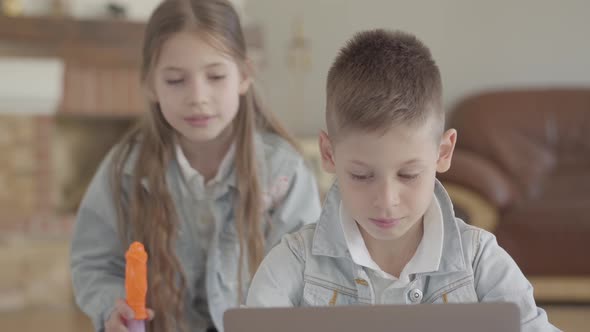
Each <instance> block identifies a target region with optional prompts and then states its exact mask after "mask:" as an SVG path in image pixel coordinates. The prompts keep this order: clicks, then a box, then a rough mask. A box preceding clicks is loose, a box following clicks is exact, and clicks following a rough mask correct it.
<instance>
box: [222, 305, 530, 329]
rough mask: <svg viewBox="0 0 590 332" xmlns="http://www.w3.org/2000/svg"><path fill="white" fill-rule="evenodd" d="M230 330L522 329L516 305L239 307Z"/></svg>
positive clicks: (228, 321) (229, 319)
mask: <svg viewBox="0 0 590 332" xmlns="http://www.w3.org/2000/svg"><path fill="white" fill-rule="evenodd" d="M223 324H224V330H225V332H277V331H281V332H330V331H337V332H359V331H360V332H396V331H403V332H418V331H420V332H422V331H436V332H447V331H448V332H451V331H452V332H467V331H475V332H498V331H503V332H520V313H519V310H518V307H517V306H516V305H515V304H513V303H470V304H419V305H377V306H336V307H301V308H239V309H230V310H228V311H227V312H226V313H225V315H224V317H223Z"/></svg>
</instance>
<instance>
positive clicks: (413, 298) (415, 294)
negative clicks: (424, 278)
mask: <svg viewBox="0 0 590 332" xmlns="http://www.w3.org/2000/svg"><path fill="white" fill-rule="evenodd" d="M422 297H423V295H422V291H421V290H419V289H417V288H414V289H412V290H410V291H409V292H408V298H409V300H410V302H412V303H420V302H421V301H422Z"/></svg>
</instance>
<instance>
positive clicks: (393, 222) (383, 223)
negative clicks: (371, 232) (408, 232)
mask: <svg viewBox="0 0 590 332" xmlns="http://www.w3.org/2000/svg"><path fill="white" fill-rule="evenodd" d="M369 221H370V222H371V223H373V224H374V225H375V226H377V227H379V228H384V229H388V228H392V227H395V226H397V225H399V224H400V222H401V219H394V218H369Z"/></svg>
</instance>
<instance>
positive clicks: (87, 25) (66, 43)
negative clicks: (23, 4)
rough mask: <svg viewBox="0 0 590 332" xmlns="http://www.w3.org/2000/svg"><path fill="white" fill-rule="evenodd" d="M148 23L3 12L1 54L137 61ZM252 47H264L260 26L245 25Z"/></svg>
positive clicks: (115, 61)
mask: <svg viewBox="0 0 590 332" xmlns="http://www.w3.org/2000/svg"><path fill="white" fill-rule="evenodd" d="M144 30H145V23H143V22H134V21H127V20H117V19H94V20H88V19H85V20H78V19H73V18H66V17H50V16H48V17H38V16H37V17H27V16H22V17H8V16H2V15H0V55H16V56H57V57H61V58H63V59H64V60H66V61H67V60H70V59H76V60H79V61H91V62H96V63H97V64H117V63H118V64H121V65H129V64H137V63H139V61H140V59H141V53H140V51H141V45H142V42H143V37H144ZM244 34H245V37H246V43H247V44H248V48H249V49H250V50H254V51H255V50H259V49H261V48H262V44H263V43H262V33H261V29H260V26H257V25H252V26H247V27H245V28H244Z"/></svg>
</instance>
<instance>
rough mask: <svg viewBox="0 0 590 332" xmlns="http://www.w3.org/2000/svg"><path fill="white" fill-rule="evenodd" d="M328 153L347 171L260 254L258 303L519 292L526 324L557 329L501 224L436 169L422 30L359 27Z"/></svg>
mask: <svg viewBox="0 0 590 332" xmlns="http://www.w3.org/2000/svg"><path fill="white" fill-rule="evenodd" d="M326 123H327V129H328V130H327V133H326V132H322V133H321V135H320V150H321V153H322V162H323V166H324V168H325V170H326V171H328V172H331V173H333V174H335V175H336V179H337V181H336V184H335V185H334V186H333V188H332V189H331V190H330V192H329V193H328V196H327V198H326V201H325V205H324V208H323V211H322V215H321V217H320V220H319V221H318V223H317V224H316V225H310V226H307V227H304V228H303V229H302V230H300V231H299V232H296V233H294V234H291V235H288V236H286V237H285V238H284V239H283V241H282V242H281V243H280V244H279V245H278V246H277V247H275V248H274V249H273V250H272V251H271V252H270V253H269V255H268V256H267V257H266V258H265V260H264V261H263V262H262V264H261V265H260V268H259V269H258V272H257V273H256V275H255V277H254V280H253V281H252V284H251V288H250V292H249V295H248V300H247V305H248V306H325V305H346V304H362V303H364V304H401V303H408V304H417V303H452V302H463V303H465V302H496V301H509V302H514V303H516V304H517V305H518V306H519V308H520V312H521V325H522V330H523V331H554V330H556V329H555V327H553V326H552V325H551V324H550V323H549V322H548V320H547V315H546V314H545V312H544V311H543V310H542V309H540V308H537V306H536V304H535V300H534V298H533V289H532V287H531V285H530V283H529V282H528V281H527V279H526V278H525V277H524V275H523V274H522V273H521V271H520V270H519V268H518V266H517V265H516V263H515V262H514V261H513V260H512V259H511V258H510V256H509V255H508V254H507V253H506V252H505V251H504V250H503V249H502V248H500V247H499V246H498V244H497V243H496V240H495V238H494V236H493V235H492V234H490V233H488V232H486V231H484V230H481V229H478V228H475V227H472V226H469V225H467V224H465V223H464V222H463V221H461V220H459V219H456V218H455V216H454V214H453V209H452V204H451V201H450V199H449V197H448V195H447V194H446V192H445V190H444V188H443V187H442V186H441V184H440V183H439V182H438V181H437V180H436V178H435V176H436V172H445V171H447V170H448V169H449V167H450V165H451V157H452V155H453V149H454V147H455V141H456V138H457V133H456V131H455V130H454V129H449V130H447V131H444V111H443V106H442V83H441V77H440V72H439V70H438V67H437V65H436V63H435V62H434V60H433V59H432V56H431V54H430V51H429V50H428V48H427V47H426V46H424V45H423V44H422V43H421V42H420V41H419V40H417V39H416V38H415V37H414V36H411V35H409V34H406V33H402V32H391V31H385V30H374V31H366V32H361V33H359V34H357V35H356V36H355V37H354V38H353V39H352V40H351V41H350V42H349V43H348V44H347V45H346V46H345V47H344V48H343V49H342V50H341V52H340V53H339V55H338V56H337V58H336V60H335V61H334V63H333V65H332V67H331V69H330V71H329V73H328V81H327V105H326Z"/></svg>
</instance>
